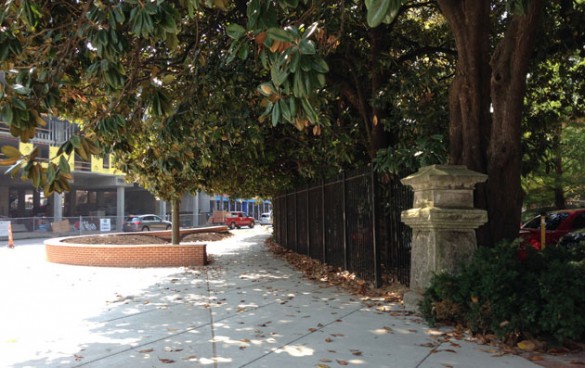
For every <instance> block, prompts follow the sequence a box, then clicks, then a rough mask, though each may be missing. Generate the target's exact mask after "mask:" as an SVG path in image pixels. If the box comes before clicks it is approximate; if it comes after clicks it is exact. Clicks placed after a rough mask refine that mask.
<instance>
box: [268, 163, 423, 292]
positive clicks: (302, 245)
mask: <svg viewBox="0 0 585 368" xmlns="http://www.w3.org/2000/svg"><path fill="white" fill-rule="evenodd" d="M410 207H412V191H411V190H410V188H408V187H405V186H403V185H402V184H401V183H400V181H399V178H395V179H392V178H389V177H388V176H379V175H378V174H376V173H374V172H373V170H372V169H371V168H370V167H368V168H366V169H364V170H360V171H359V172H352V173H345V174H342V175H340V176H339V177H337V178H335V179H333V180H329V181H324V182H321V183H313V184H310V185H307V186H305V187H304V188H297V189H296V190H294V191H289V192H286V193H282V194H281V195H279V196H276V198H274V202H273V208H274V237H275V240H276V242H277V243H279V244H280V245H281V246H283V247H285V248H288V249H291V250H293V251H295V252H297V253H300V254H305V255H308V256H310V257H311V258H314V259H318V260H320V261H321V262H325V263H327V264H330V265H333V266H336V267H340V268H342V269H345V270H348V271H350V272H352V273H355V274H356V275H357V276H359V277H360V278H362V279H364V280H367V281H371V282H372V283H374V284H375V285H376V286H381V285H382V284H387V283H391V282H392V281H398V282H400V283H402V284H404V285H408V284H409V276H410V248H411V246H410V242H411V231H410V229H409V228H408V227H407V226H406V225H404V224H403V223H402V222H401V221H400V213H401V212H402V211H403V210H405V209H408V208H410Z"/></svg>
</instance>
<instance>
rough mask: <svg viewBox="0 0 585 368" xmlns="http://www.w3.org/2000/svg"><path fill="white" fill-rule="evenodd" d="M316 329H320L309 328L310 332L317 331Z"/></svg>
mask: <svg viewBox="0 0 585 368" xmlns="http://www.w3.org/2000/svg"><path fill="white" fill-rule="evenodd" d="M315 331H318V330H317V329H316V328H314V327H311V328H309V332H315Z"/></svg>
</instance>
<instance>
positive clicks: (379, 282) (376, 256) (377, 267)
mask: <svg viewBox="0 0 585 368" xmlns="http://www.w3.org/2000/svg"><path fill="white" fill-rule="evenodd" d="M370 180H371V181H372V185H371V188H372V247H373V250H374V278H375V283H376V287H377V288H379V287H380V286H382V275H381V274H380V259H379V254H378V233H377V231H376V229H377V227H378V217H377V214H376V206H377V203H376V188H377V187H376V175H375V174H374V168H373V167H371V168H370Z"/></svg>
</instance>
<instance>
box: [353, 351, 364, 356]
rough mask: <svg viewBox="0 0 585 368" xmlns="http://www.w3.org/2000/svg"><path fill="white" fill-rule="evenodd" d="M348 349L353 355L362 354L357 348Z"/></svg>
mask: <svg viewBox="0 0 585 368" xmlns="http://www.w3.org/2000/svg"><path fill="white" fill-rule="evenodd" d="M350 351H351V353H352V354H353V355H355V356H360V355H362V352H361V351H359V350H350Z"/></svg>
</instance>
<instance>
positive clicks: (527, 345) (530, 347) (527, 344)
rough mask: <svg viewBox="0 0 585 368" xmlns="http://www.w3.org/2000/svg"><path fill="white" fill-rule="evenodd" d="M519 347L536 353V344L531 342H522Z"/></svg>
mask: <svg viewBox="0 0 585 368" xmlns="http://www.w3.org/2000/svg"><path fill="white" fill-rule="evenodd" d="M517 346H518V347H519V348H520V349H522V350H524V351H534V349H536V344H535V343H534V342H533V341H531V340H522V341H520V342H519V343H518V344H517Z"/></svg>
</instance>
